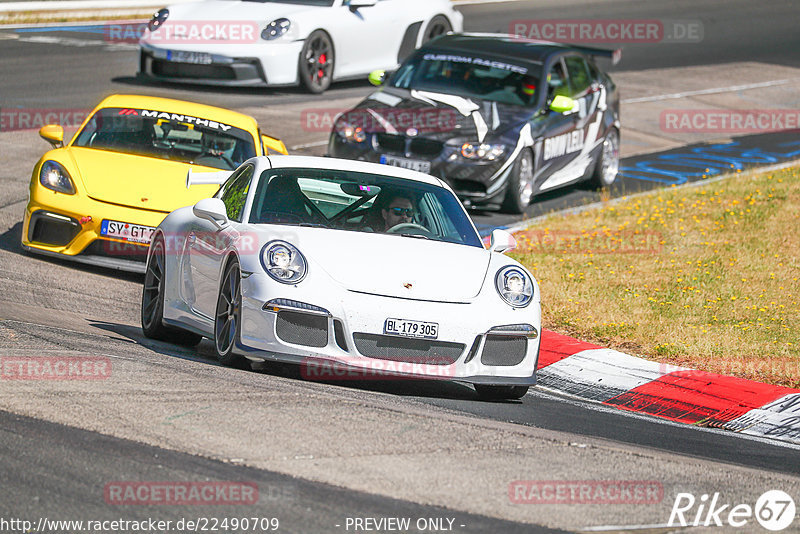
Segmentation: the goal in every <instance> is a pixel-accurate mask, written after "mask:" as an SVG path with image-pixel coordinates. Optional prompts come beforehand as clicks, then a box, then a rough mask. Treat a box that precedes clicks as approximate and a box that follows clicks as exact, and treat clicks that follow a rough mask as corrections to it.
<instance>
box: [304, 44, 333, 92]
mask: <svg viewBox="0 0 800 534" xmlns="http://www.w3.org/2000/svg"><path fill="white" fill-rule="evenodd" d="M335 65H336V62H335V56H334V51H333V42H332V41H331V38H330V37H329V36H328V34H327V33H325V32H324V31H322V30H316V31H314V32H311V35H309V36H308V37H307V38H306V42H305V44H304V45H303V50H302V51H301V52H300V65H299V67H298V71H299V74H300V81H301V82H302V84H303V85H304V86H305V88H306V89H308V90H309V91H310V92H312V93H314V94H320V93H323V92H325V90H327V89H328V87H330V86H331V81H332V80H333V69H334V66H335Z"/></svg>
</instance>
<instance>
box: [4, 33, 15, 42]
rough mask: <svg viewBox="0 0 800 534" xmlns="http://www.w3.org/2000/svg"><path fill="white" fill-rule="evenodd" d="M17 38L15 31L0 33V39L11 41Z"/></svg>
mask: <svg viewBox="0 0 800 534" xmlns="http://www.w3.org/2000/svg"><path fill="white" fill-rule="evenodd" d="M15 39H19V35H17V34H16V33H0V41H13V40H15Z"/></svg>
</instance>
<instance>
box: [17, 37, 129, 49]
mask: <svg viewBox="0 0 800 534" xmlns="http://www.w3.org/2000/svg"><path fill="white" fill-rule="evenodd" d="M18 40H19V41H20V42H23V43H38V44H56V45H61V46H74V47H77V48H85V47H87V46H101V47H103V49H104V50H108V51H118V50H119V51H121V50H138V49H139V45H138V44H134V43H110V42H107V41H101V40H92V39H74V38H72V37H53V36H48V35H31V36H20V37H19V39H18Z"/></svg>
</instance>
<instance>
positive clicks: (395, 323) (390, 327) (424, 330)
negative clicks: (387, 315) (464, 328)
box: [383, 319, 439, 339]
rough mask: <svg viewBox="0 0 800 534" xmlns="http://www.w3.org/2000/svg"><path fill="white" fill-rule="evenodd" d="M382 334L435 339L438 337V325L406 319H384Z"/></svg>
mask: <svg viewBox="0 0 800 534" xmlns="http://www.w3.org/2000/svg"><path fill="white" fill-rule="evenodd" d="M383 333H384V334H388V335H390V336H404V337H419V338H423V339H436V338H438V337H439V324H438V323H426V322H425V321H410V320H408V319H386V322H385V323H383Z"/></svg>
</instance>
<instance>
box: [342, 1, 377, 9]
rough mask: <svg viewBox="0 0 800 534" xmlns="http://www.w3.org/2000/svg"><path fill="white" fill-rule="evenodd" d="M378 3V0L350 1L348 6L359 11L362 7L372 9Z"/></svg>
mask: <svg viewBox="0 0 800 534" xmlns="http://www.w3.org/2000/svg"><path fill="white" fill-rule="evenodd" d="M377 3H378V0H350V3H349V4H347V6H348V7H349V8H350V9H352V10H355V9H358V8H360V7H372V6H374V5H375V4H377Z"/></svg>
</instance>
